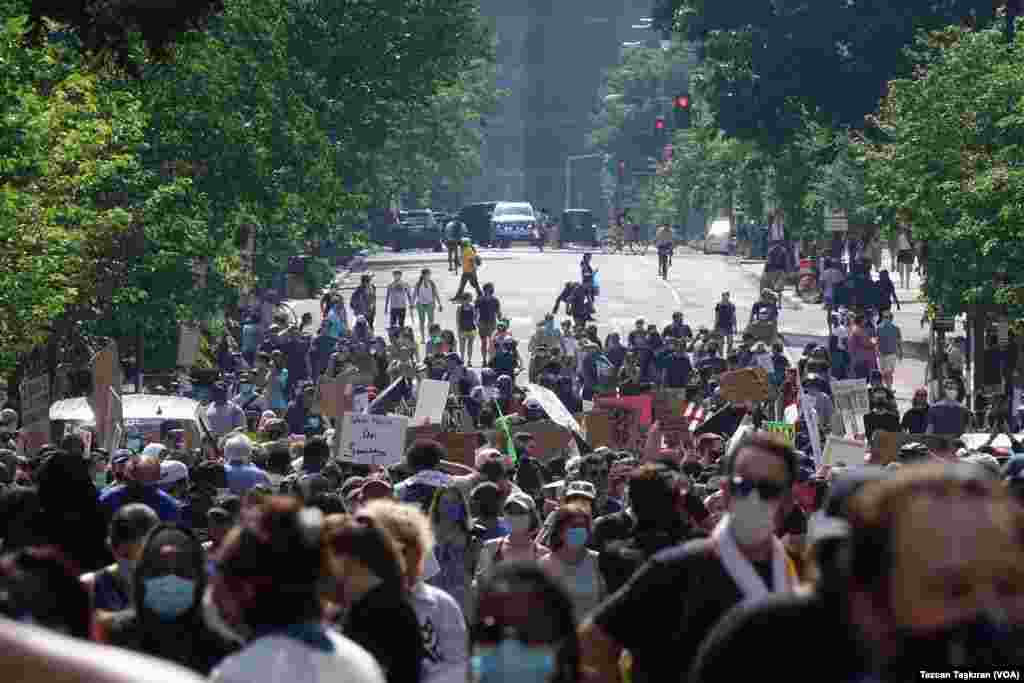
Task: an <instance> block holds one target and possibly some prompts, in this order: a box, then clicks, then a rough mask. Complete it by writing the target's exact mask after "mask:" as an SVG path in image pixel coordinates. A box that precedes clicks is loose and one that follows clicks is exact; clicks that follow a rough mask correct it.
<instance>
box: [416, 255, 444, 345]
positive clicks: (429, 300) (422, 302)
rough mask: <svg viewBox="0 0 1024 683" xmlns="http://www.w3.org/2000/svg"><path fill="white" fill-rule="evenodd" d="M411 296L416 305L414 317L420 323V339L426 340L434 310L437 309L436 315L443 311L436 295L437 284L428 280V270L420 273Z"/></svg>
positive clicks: (439, 299) (439, 298) (432, 322)
mask: <svg viewBox="0 0 1024 683" xmlns="http://www.w3.org/2000/svg"><path fill="white" fill-rule="evenodd" d="M412 296H413V300H414V301H415V303H416V316H417V317H418V318H419V321H420V339H422V340H426V338H427V329H428V328H429V326H430V325H433V324H434V308H435V307H436V308H437V312H438V313H440V312H441V311H443V310H444V308H443V307H442V306H441V297H440V296H439V295H438V293H437V283H435V282H434V281H433V280H432V279H431V278H430V268H424V269H423V270H421V271H420V279H419V280H418V281H417V282H416V287H415V288H414V289H413V293H412Z"/></svg>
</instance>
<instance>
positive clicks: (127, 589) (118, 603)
mask: <svg viewBox="0 0 1024 683" xmlns="http://www.w3.org/2000/svg"><path fill="white" fill-rule="evenodd" d="M159 523H160V518H159V517H157V515H156V513H155V512H153V510H152V508H150V507H149V506H147V505H143V504H141V503H133V504H129V505H125V506H123V507H121V508H120V509H119V510H118V511H117V512H115V513H114V516H113V518H112V519H111V520H110V534H109V535H108V536H107V545H108V547H109V548H110V552H111V553H113V555H114V560H115V563H114V564H112V565H109V566H107V567H104V568H103V569H100V570H98V571H96V572H92V573H89V574H83V575H82V585H83V586H85V589H86V590H87V591H88V592H89V596H90V597H91V598H92V608H93V610H96V611H98V612H100V613H103V612H118V611H120V610H124V609H128V608H129V607H130V606H131V605H132V595H133V592H134V587H135V570H136V567H137V566H138V563H139V559H140V558H141V557H142V551H143V544H144V542H145V540H146V536H147V534H148V533H149V531H150V530H151V529H153V528H154V527H155V526H157V525H158V524H159Z"/></svg>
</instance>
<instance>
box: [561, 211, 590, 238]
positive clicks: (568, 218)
mask: <svg viewBox="0 0 1024 683" xmlns="http://www.w3.org/2000/svg"><path fill="white" fill-rule="evenodd" d="M558 241H559V242H561V243H563V244H564V243H566V242H572V243H574V244H589V245H591V246H595V247H596V246H597V245H598V244H599V242H598V239H597V222H596V221H595V220H594V214H593V212H592V211H590V209H566V210H565V211H563V212H562V225H561V227H560V229H559V232H558Z"/></svg>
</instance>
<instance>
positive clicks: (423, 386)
mask: <svg viewBox="0 0 1024 683" xmlns="http://www.w3.org/2000/svg"><path fill="white" fill-rule="evenodd" d="M451 387H452V385H451V383H450V382H442V381H439V380H436V379H425V380H422V381H421V382H420V386H419V389H418V390H417V394H416V412H415V414H414V415H413V418H412V420H413V422H415V423H416V424H420V423H422V421H423V420H424V419H426V420H429V421H430V422H431V423H435V424H441V419H442V418H443V417H444V408H445V406H446V405H448V393H449V392H450V391H451Z"/></svg>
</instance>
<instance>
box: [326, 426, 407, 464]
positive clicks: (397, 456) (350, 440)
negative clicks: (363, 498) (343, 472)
mask: <svg viewBox="0 0 1024 683" xmlns="http://www.w3.org/2000/svg"><path fill="white" fill-rule="evenodd" d="M408 426H409V418H407V417H404V416H401V415H369V414H367V413H345V416H344V417H343V418H342V422H341V457H342V458H346V459H348V460H351V461H353V462H357V463H360V464H363V465H378V466H380V467H387V466H389V465H394V464H396V463H399V462H401V461H402V457H403V456H404V455H405V433H406V430H407V429H408Z"/></svg>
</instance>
